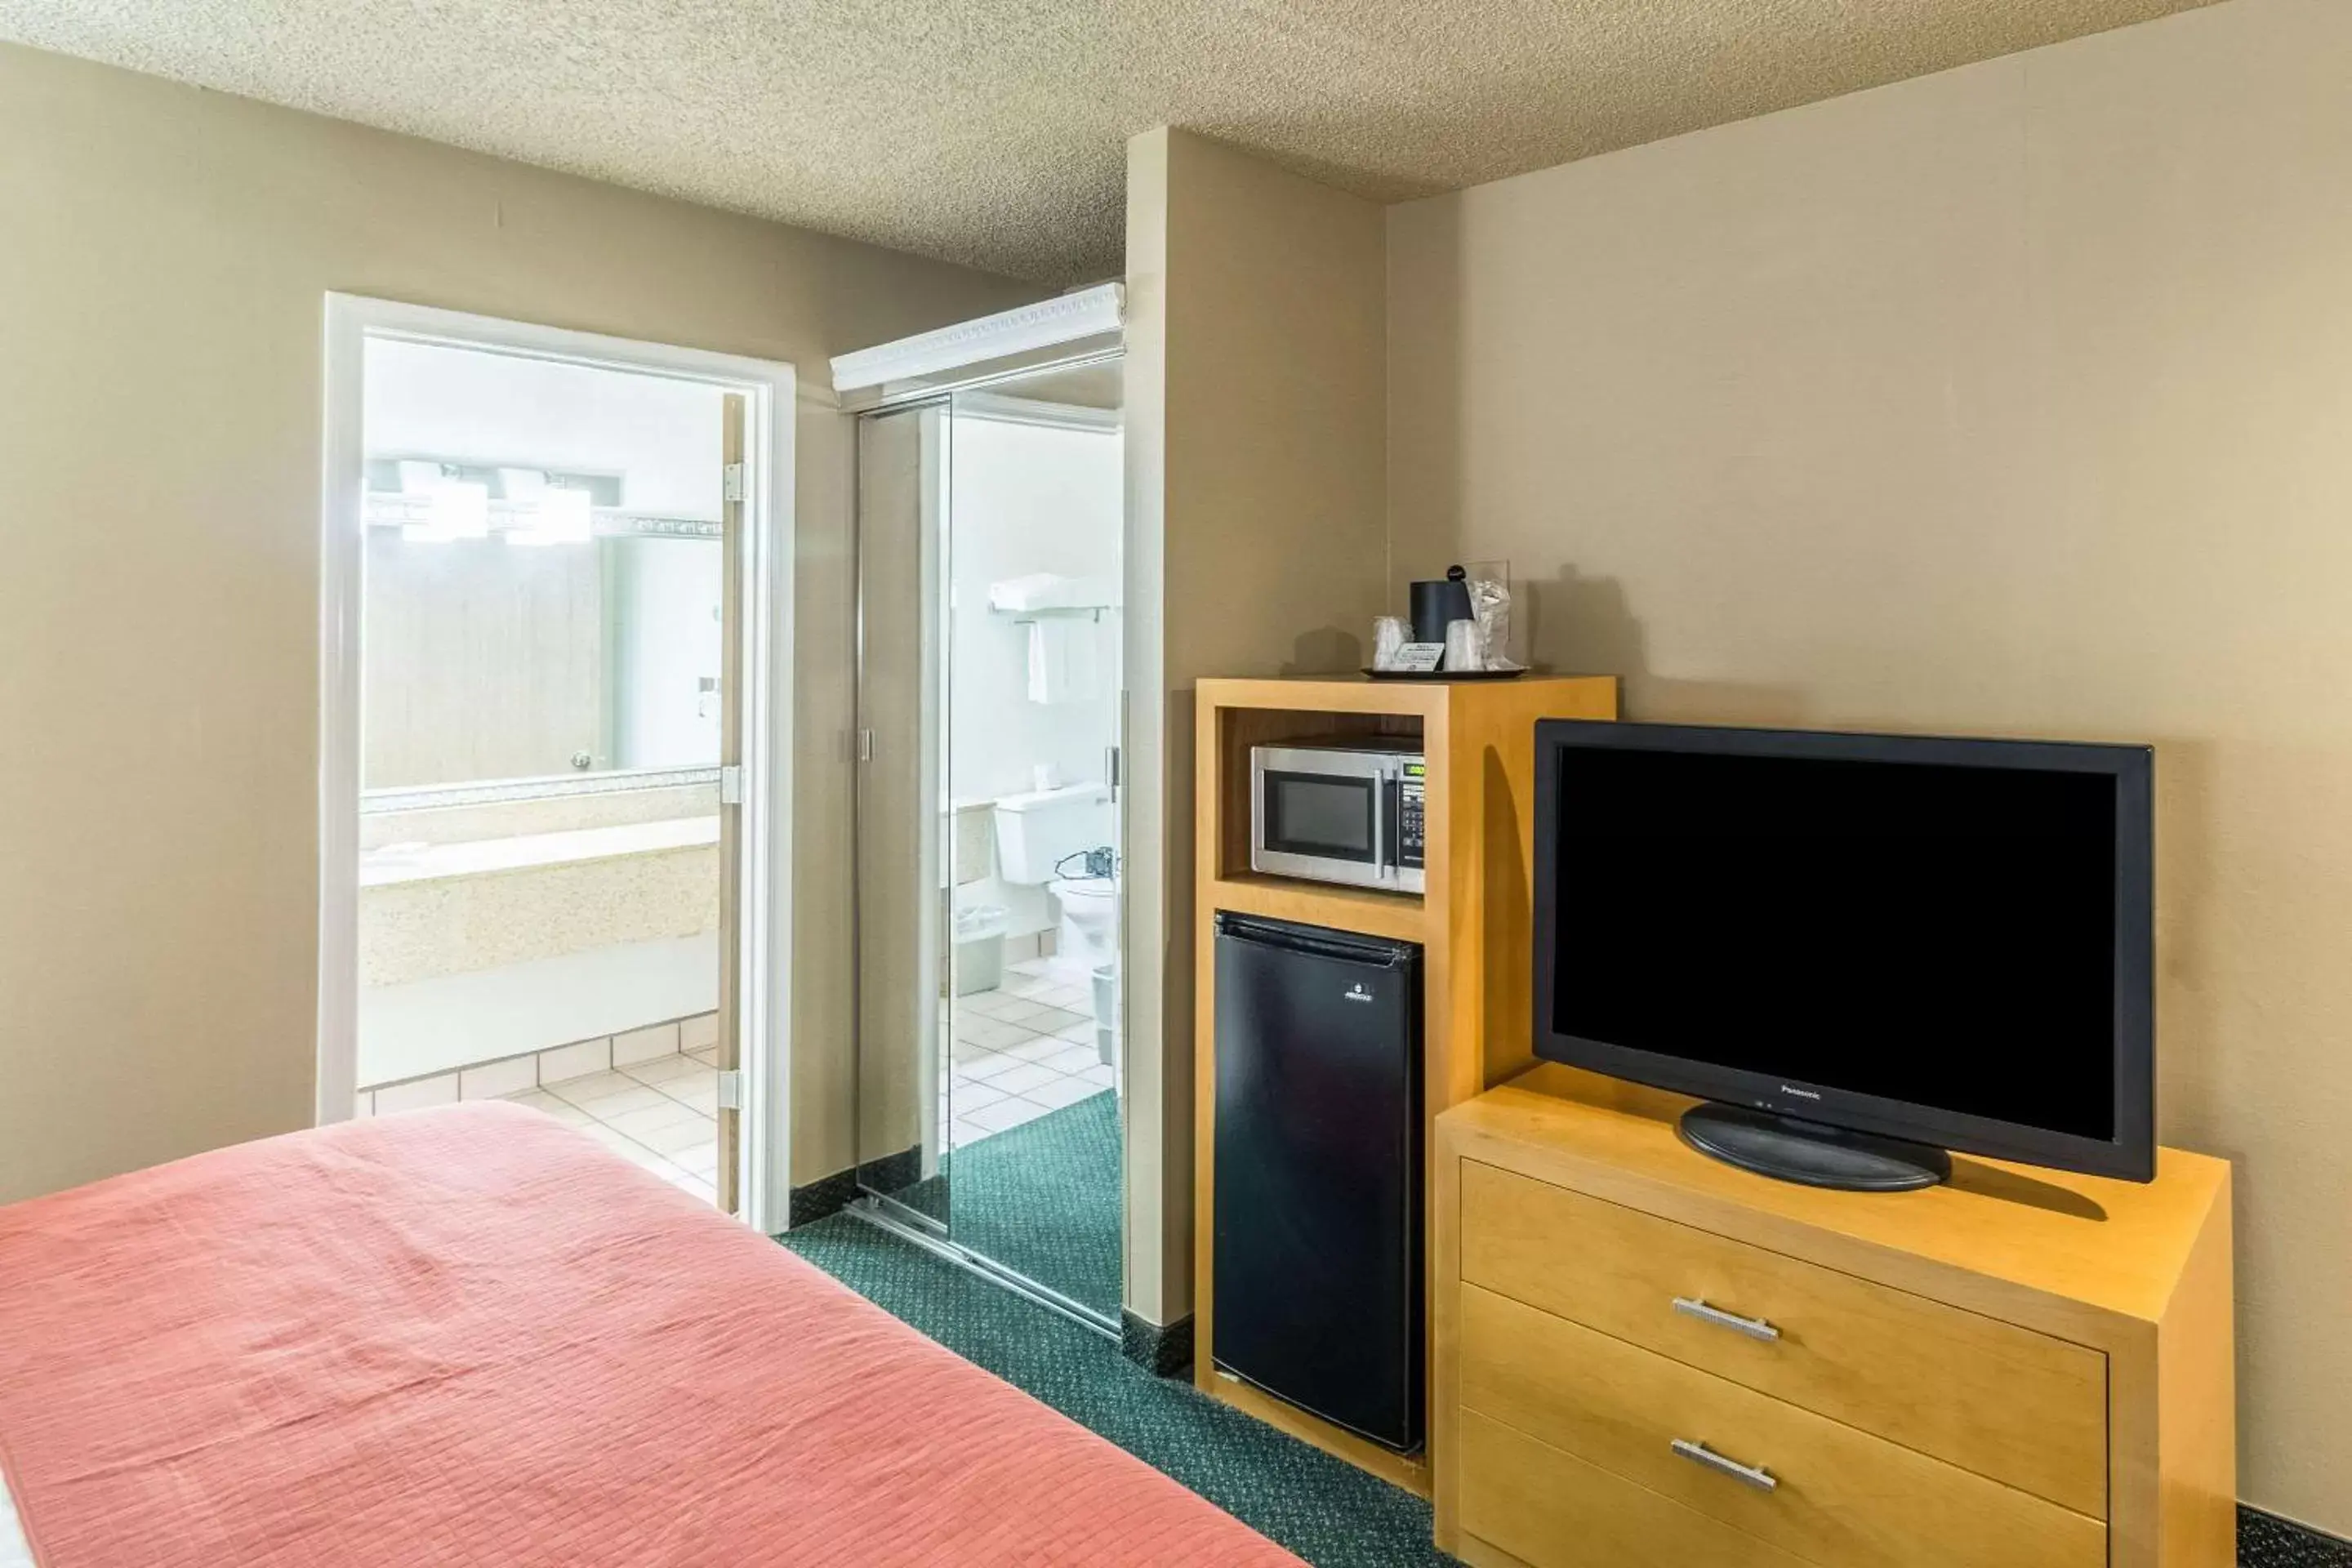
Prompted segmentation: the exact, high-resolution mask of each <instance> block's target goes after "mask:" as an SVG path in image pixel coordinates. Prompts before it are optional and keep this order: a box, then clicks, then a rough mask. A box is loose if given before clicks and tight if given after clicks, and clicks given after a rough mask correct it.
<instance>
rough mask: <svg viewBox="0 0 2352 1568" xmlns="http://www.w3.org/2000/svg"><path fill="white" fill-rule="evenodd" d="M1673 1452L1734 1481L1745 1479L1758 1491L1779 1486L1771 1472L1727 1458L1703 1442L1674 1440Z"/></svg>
mask: <svg viewBox="0 0 2352 1568" xmlns="http://www.w3.org/2000/svg"><path fill="white" fill-rule="evenodd" d="M1674 1445H1675V1453H1677V1454H1680V1455H1681V1456H1682V1457H1683V1458H1685V1459H1688V1460H1690V1461H1691V1463H1693V1464H1695V1465H1705V1466H1706V1468H1708V1469H1710V1470H1713V1471H1715V1472H1716V1473H1717V1474H1718V1475H1726V1476H1729V1477H1730V1478H1731V1479H1733V1480H1735V1481H1745V1482H1747V1483H1748V1485H1749V1486H1751V1487H1754V1488H1755V1489H1757V1490H1758V1491H1759V1492H1769V1491H1771V1490H1773V1489H1776V1488H1778V1487H1779V1486H1780V1482H1779V1481H1777V1480H1774V1479H1772V1475H1771V1472H1770V1471H1769V1470H1766V1469H1763V1468H1760V1467H1759V1466H1756V1465H1743V1464H1741V1463H1740V1462H1739V1461H1738V1460H1737V1459H1727V1458H1724V1457H1723V1456H1722V1455H1721V1454H1718V1453H1717V1452H1716V1451H1715V1450H1714V1449H1712V1448H1710V1447H1707V1446H1706V1444H1704V1443H1685V1442H1684V1441H1683V1440H1682V1439H1681V1438H1680V1437H1677V1438H1675V1440H1674Z"/></svg>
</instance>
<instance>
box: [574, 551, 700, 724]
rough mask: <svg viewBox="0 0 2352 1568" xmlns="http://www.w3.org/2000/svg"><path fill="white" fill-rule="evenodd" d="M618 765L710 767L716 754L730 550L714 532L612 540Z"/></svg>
mask: <svg viewBox="0 0 2352 1568" xmlns="http://www.w3.org/2000/svg"><path fill="white" fill-rule="evenodd" d="M600 544H601V547H602V549H603V551H604V562H605V567H604V578H605V595H606V596H605V608H606V615H607V616H608V620H607V622H606V632H607V635H608V636H609V637H611V638H612V642H613V657H612V659H611V661H610V663H609V665H608V666H607V670H608V675H609V680H610V684H609V687H608V689H609V691H610V694H611V710H610V724H611V735H612V748H613V751H612V756H613V766H614V767H616V768H678V767H709V766H712V765H713V764H715V763H717V762H718V760H719V717H720V712H719V710H720V697H721V694H720V693H719V692H716V691H713V692H711V693H710V694H709V695H708V696H705V695H703V694H702V682H703V681H704V680H705V679H710V678H713V677H716V676H717V675H718V674H719V667H720V664H721V662H722V661H723V659H724V658H725V647H724V638H723V637H722V636H721V635H720V634H721V632H722V630H723V624H722V622H721V621H720V618H719V616H720V610H721V608H722V605H721V601H722V600H723V598H724V597H725V594H726V559H725V552H724V550H723V548H722V547H721V545H720V544H719V541H717V540H715V539H662V538H657V537H646V538H639V539H606V540H603V541H600Z"/></svg>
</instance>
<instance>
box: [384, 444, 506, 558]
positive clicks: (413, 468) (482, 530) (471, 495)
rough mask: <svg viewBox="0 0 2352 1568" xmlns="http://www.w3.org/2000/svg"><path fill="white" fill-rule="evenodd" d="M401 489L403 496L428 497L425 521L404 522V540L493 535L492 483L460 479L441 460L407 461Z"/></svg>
mask: <svg viewBox="0 0 2352 1568" xmlns="http://www.w3.org/2000/svg"><path fill="white" fill-rule="evenodd" d="M400 489H401V493H402V494H403V495H411V496H414V495H423V496H425V498H427V499H426V503H425V504H426V510H425V521H423V522H410V523H404V524H402V525H401V530H400V537H401V538H402V539H404V540H406V541H408V542H411V543H438V542H443V541H446V540H452V539H487V538H488V537H489V532H490V487H489V486H488V485H478V484H469V483H467V481H465V480H463V479H457V478H456V477H455V476H454V475H453V474H452V472H451V471H450V470H449V468H447V467H446V465H444V464H441V463H416V462H404V463H403V464H401V465H400Z"/></svg>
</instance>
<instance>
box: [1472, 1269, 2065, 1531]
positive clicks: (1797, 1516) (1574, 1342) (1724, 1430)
mask: <svg viewBox="0 0 2352 1568" xmlns="http://www.w3.org/2000/svg"><path fill="white" fill-rule="evenodd" d="M1460 1331H1461V1340H1460V1356H1461V1370H1460V1374H1459V1375H1460V1394H1459V1399H1460V1403H1461V1405H1462V1408H1464V1409H1465V1410H1471V1411H1476V1412H1477V1413H1479V1414H1480V1415H1485V1416H1487V1417H1490V1418H1492V1419H1494V1420H1496V1421H1500V1422H1503V1423H1504V1424H1506V1425H1507V1426H1512V1427H1516V1428H1517V1429H1518V1430H1520V1431H1522V1432H1525V1433H1528V1434H1529V1435H1530V1436H1534V1437H1536V1438H1538V1439H1540V1440H1541V1441H1542V1442H1544V1443H1546V1444H1548V1445H1549V1446H1551V1447H1556V1448H1559V1449H1561V1450H1563V1451H1565V1452H1567V1453H1570V1454H1572V1455H1574V1456H1576V1457H1577V1458H1580V1459H1582V1460H1584V1461H1585V1462H1586V1463H1588V1464H1591V1465H1594V1466H1597V1467H1599V1468H1601V1469H1604V1470H1607V1471H1608V1472H1610V1473H1611V1474H1612V1475H1614V1476H1618V1477H1621V1478H1622V1479H1626V1480H1629V1481H1632V1482H1633V1483H1635V1484H1636V1485H1638V1486H1641V1487H1643V1488H1644V1489H1648V1490H1650V1491H1654V1492H1656V1493H1658V1494H1659V1495H1660V1496H1662V1497H1665V1498H1669V1499H1671V1500H1674V1501H1675V1502H1678V1503H1680V1504H1682V1505H1683V1506H1685V1508H1690V1509H1694V1510H1697V1511H1698V1512H1701V1513H1704V1514H1706V1515H1707V1516H1708V1517H1710V1518H1712V1519H1715V1520H1717V1521H1720V1522H1722V1523H1725V1524H1727V1525H1730V1526H1732V1527H1733V1528H1735V1529H1737V1530H1739V1531H1743V1532H1744V1533H1747V1534H1749V1535H1753V1536H1756V1537H1757V1538H1759V1540H1763V1541H1768V1542H1771V1543H1772V1544H1773V1545H1775V1546H1778V1547H1780V1548H1781V1549H1782V1550H1784V1551H1787V1552H1791V1553H1793V1554H1795V1555H1796V1556H1799V1557H1801V1558H1804V1559H1805V1560H1807V1561H1809V1562H1813V1563H1826V1564H1835V1565H1838V1568H1843V1565H1845V1564H1849V1563H1852V1564H1862V1563H1874V1564H1886V1565H1888V1568H2100V1565H2101V1564H2103V1563H2105V1561H2106V1534H2107V1532H2106V1527H2105V1525H2104V1524H2102V1523H2101V1522H2100V1521H2097V1520H2095V1519H2091V1518H2089V1517H2087V1516H2085V1515H2084V1514H2080V1513H2076V1512H2074V1510H2071V1509H2066V1508H2061V1507H2060V1506H2059V1505H2057V1504H2056V1503H2053V1502H2050V1501H2048V1500H2044V1499H2042V1498H2038V1497H2033V1496H2031V1495H2029V1494H2027V1493H2025V1492H2021V1491H2019V1490H2018V1489H2015V1488H2014V1487H2009V1486H2004V1485H2003V1484H2001V1483H2000V1482H1999V1481H1995V1480H1989V1479H1986V1478H1985V1477H1983V1476H1979V1475H1976V1474H1974V1473H1972V1472H1970V1471H1968V1470H1964V1469H1961V1468H1959V1467H1958V1466H1956V1465H1950V1464H1947V1463H1945V1462H1944V1461H1943V1460H1941V1459H1937V1458H1929V1457H1928V1456H1927V1455H1925V1454H1921V1453H1917V1452H1916V1451H1914V1450H1912V1449H1910V1448H1906V1447H1902V1446H1901V1445H1900V1444H1897V1443H1891V1442H1888V1441H1887V1440H1886V1439H1885V1438H1883V1437H1875V1436H1871V1435H1870V1434H1869V1433H1866V1432H1863V1431H1858V1430H1856V1429H1855V1428H1854V1427H1852V1426H1846V1425H1844V1424H1843V1423H1842V1422H1838V1421H1832V1420H1831V1419H1830V1418H1829V1417H1827V1416H1825V1415H1815V1414H1814V1413H1813V1412H1811V1411H1810V1410H1806V1409H1803V1408H1801V1406H1798V1405H1791V1404H1789V1403H1788V1402H1787V1401H1785V1400H1780V1399H1775V1398H1773V1397H1772V1396H1771V1395H1769V1394H1759V1393H1758V1392H1757V1391H1756V1390H1754V1389H1752V1388H1747V1387H1743V1386H1742V1385H1740V1384H1737V1383H1733V1382H1730V1381H1729V1380H1727V1379H1725V1378H1720V1377H1717V1376H1716V1375H1715V1374H1713V1373H1706V1372H1701V1371H1699V1370H1698V1369H1696V1367H1690V1366H1685V1365H1684V1364H1683V1363H1680V1362H1676V1361H1671V1360H1668V1359H1667V1358H1666V1357H1664V1356H1662V1355H1657V1354H1654V1353H1653V1352H1649V1351H1645V1350H1643V1349H1641V1348H1640V1347H1639V1346H1636V1345H1630V1344H1627V1343H1625V1342H1623V1341H1622V1340H1615V1339H1612V1338H1610V1337H1609V1336H1608V1335H1606V1334H1603V1333H1599V1332H1596V1331H1593V1330H1591V1329H1588V1328H1584V1327H1582V1326H1580V1325H1579V1324H1576V1323H1571V1322H1570V1321H1567V1320H1566V1319H1564V1318H1556V1317H1553V1316H1552V1315H1551V1314H1550V1313H1549V1312H1542V1311H1538V1310H1536V1309H1535V1308H1533V1307H1528V1306H1526V1305H1523V1304H1521V1303H1520V1302H1517V1301H1514V1300H1509V1299H1508V1298H1507V1297H1502V1296H1497V1295H1495V1294H1493V1293H1492V1292H1490V1291H1486V1290H1483V1289H1478V1288H1477V1287H1475V1286H1470V1285H1465V1286H1464V1287H1463V1288H1462V1295H1461V1322H1460ZM1677 1442H1680V1443H1682V1444H1684V1445H1690V1446H1697V1447H1704V1448H1705V1449H1706V1450H1708V1451H1709V1452H1711V1453H1712V1454H1714V1455H1716V1456H1718V1457H1719V1458H1720V1459H1721V1460H1727V1461H1730V1462H1731V1464H1732V1465H1738V1466H1743V1467H1747V1468H1748V1470H1749V1471H1750V1472H1751V1473H1748V1474H1741V1473H1738V1471H1736V1470H1735V1469H1733V1468H1731V1465H1726V1464H1720V1463H1717V1462H1714V1461H1709V1460H1707V1459H1706V1458H1705V1456H1703V1455H1694V1454H1691V1453H1687V1452H1677V1451H1676V1447H1675V1445H1676V1444H1677ZM1754 1472H1761V1474H1757V1473H1754ZM1766 1476H1769V1481H1768V1480H1767V1479H1765V1477H1766Z"/></svg>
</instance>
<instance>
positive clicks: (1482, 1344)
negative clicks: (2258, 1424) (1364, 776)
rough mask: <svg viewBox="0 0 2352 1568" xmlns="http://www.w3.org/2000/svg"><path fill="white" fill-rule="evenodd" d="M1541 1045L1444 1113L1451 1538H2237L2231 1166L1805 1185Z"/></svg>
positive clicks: (1625, 1557) (1510, 1543)
mask: <svg viewBox="0 0 2352 1568" xmlns="http://www.w3.org/2000/svg"><path fill="white" fill-rule="evenodd" d="M1689 1103H1690V1101H1689V1100H1685V1099H1683V1098H1681V1097H1679V1096H1675V1095H1668V1094H1663V1093H1659V1092H1656V1091H1654V1090H1650V1089H1642V1088H1639V1087H1638V1086H1635V1085H1631V1084H1625V1083H1621V1082H1619V1081H1617V1080H1614V1079H1604V1078H1601V1077H1598V1076H1596V1075H1592V1074H1589V1073H1583V1072H1579V1071H1576V1070H1574V1069H1571V1068H1562V1067H1554V1066H1545V1067H1539V1068H1536V1069H1535V1070H1534V1071H1531V1072H1529V1073H1528V1074H1526V1075H1525V1076H1524V1077H1522V1078H1519V1079H1516V1080H1514V1081H1513V1082H1512V1083H1510V1084H1508V1085H1507V1086H1505V1087H1503V1088H1500V1089H1494V1090H1492V1091H1490V1092H1488V1093H1486V1094H1485V1095H1482V1096H1480V1097H1479V1098H1477V1099H1475V1100H1470V1101H1467V1102H1465V1103H1464V1104H1462V1105H1458V1106H1456V1107H1454V1109H1453V1110H1449V1111H1447V1112H1446V1113H1445V1114H1444V1116H1442V1117H1440V1118H1439V1119H1438V1122H1437V1147H1436V1166H1437V1168H1436V1171H1435V1173H1434V1175H1435V1185H1434V1187H1433V1192H1432V1218H1433V1233H1434V1234H1433V1239H1434V1245H1435V1256H1434V1258H1433V1290H1434V1295H1433V1302H1432V1306H1433V1310H1434V1313H1435V1324H1434V1327H1435V1340H1436V1364H1435V1368H1434V1371H1435V1386H1434V1389H1433V1395H1434V1397H1433V1419H1434V1429H1433V1455H1434V1460H1435V1466H1436V1475H1435V1478H1434V1479H1435V1487H1436V1503H1437V1527H1436V1528H1437V1543H1438V1545H1439V1546H1441V1547H1443V1548H1444V1550H1446V1551H1448V1552H1453V1553H1454V1555H1456V1556H1458V1557H1461V1558H1463V1559H1464V1560H1465V1561H1466V1562H1469V1563H1473V1564H1505V1565H1508V1564H1515V1563H1526V1564H1530V1565H1532V1568H1555V1565H1559V1568H1567V1565H1570V1564H1591V1563H1609V1564H1612V1565H1614V1568H1798V1565H1801V1564H1808V1563H1810V1564H1817V1565H1819V1568H1849V1565H1855V1568H1859V1565H1861V1564H1872V1565H1874V1568H2101V1565H2105V1564H2112V1565H2113V1568H2227V1565H2228V1564H2230V1563H2232V1562H2233V1561H2234V1552H2235V1546H2234V1531H2235V1521H2236V1447H2235V1426H2234V1411H2233V1407H2232V1372H2233V1369H2232V1360H2231V1260H2230V1169H2229V1166H2228V1165H2227V1164H2226V1163H2223V1162H2221V1161H2219V1160H2214V1159H2210V1158H2208V1157H2205V1156H2202V1155H2198V1154H2190V1153H2186V1152H2181V1151H2179V1150H2174V1149H2166V1150H2164V1151H2162V1152H2161V1153H2160V1154H2159V1157H2158V1165H2157V1179H2156V1181H2155V1182H2154V1183H2152V1184H2147V1185H2144V1186H2143V1185H2139V1184H2133V1183H2128V1182H2116V1181H2108V1180H2105V1179H2102V1178H2099V1177H2094V1176H2074V1175H2067V1174H2063V1173H2056V1172H2050V1171H2042V1170H2037V1169H2034V1168H2032V1167H2027V1166H2021V1165H2010V1164H2003V1163H1996V1162H1992V1161H1985V1160H1977V1159H1972V1158H1969V1157H1965V1156H1955V1157H1954V1160H1953V1166H1954V1173H1953V1179H1952V1181H1951V1182H1950V1184H1948V1185H1945V1186H1941V1187H1935V1188H1930V1189H1927V1190H1926V1191H1922V1192H1916V1193H1905V1194H1856V1193H1837V1192H1825V1191H1822V1190H1819V1189H1815V1188H1810V1187H1801V1186H1794V1185H1790V1184H1786V1183H1781V1182H1775V1181H1771V1180H1769V1179H1767V1178H1765V1177H1761V1176H1757V1175H1752V1174H1749V1173H1746V1172H1743V1171H1738V1170H1734V1169H1732V1168H1731V1167H1729V1166H1727V1165H1724V1164H1720V1163H1717V1162H1715V1161H1713V1160H1709V1159H1707V1158H1706V1157H1705V1156H1703V1155H1700V1154H1698V1153H1696V1152H1693V1151H1692V1150H1690V1149H1688V1148H1686V1147H1685V1146H1684V1145H1683V1144H1682V1143H1681V1142H1680V1141H1679V1140H1678V1139H1676V1137H1675V1131H1674V1121H1675V1116H1676V1115H1677V1114H1679V1112H1680V1111H1681V1110H1682V1109H1683V1108H1684V1107H1685V1106H1686V1105H1688V1104H1689Z"/></svg>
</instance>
